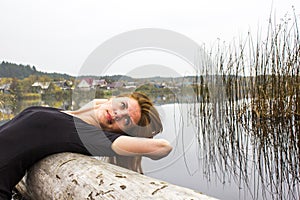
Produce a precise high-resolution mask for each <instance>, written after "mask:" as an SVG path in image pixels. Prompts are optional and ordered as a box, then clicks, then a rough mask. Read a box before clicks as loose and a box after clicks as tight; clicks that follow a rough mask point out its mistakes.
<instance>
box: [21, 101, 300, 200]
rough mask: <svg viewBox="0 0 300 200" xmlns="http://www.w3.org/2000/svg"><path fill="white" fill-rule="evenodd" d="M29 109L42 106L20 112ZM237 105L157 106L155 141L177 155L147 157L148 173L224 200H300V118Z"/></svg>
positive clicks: (145, 161) (145, 159) (146, 172)
mask: <svg viewBox="0 0 300 200" xmlns="http://www.w3.org/2000/svg"><path fill="white" fill-rule="evenodd" d="M60 104H61V105H60V106H56V107H62V108H64V106H65V103H60ZM30 105H44V102H36V103H33V104H28V103H25V102H24V103H22V104H21V105H20V108H21V109H24V108H25V107H27V106H30ZM49 105H50V106H55V103H54V104H53V105H52V104H49ZM234 107H236V105H232V102H219V103H214V104H209V103H205V104H191V103H190V104H165V105H160V106H158V109H159V111H160V113H161V116H162V120H163V123H164V131H163V133H162V134H160V135H158V136H157V138H165V139H167V140H168V141H170V142H171V144H172V146H173V151H172V152H171V153H170V155H169V156H168V157H166V158H164V159H161V160H159V161H153V160H150V159H147V158H144V159H143V169H144V173H145V174H146V175H148V176H151V177H154V178H157V179H160V180H164V181H167V182H169V183H172V184H176V185H180V186H183V187H187V188H191V189H194V190H197V191H200V192H202V193H204V194H206V195H209V196H213V197H216V198H219V199H223V200H235V199H247V200H248V199H249V200H251V199H289V200H294V199H295V200H296V199H297V200H298V199H300V198H299V194H300V186H299V182H300V181H299V177H300V173H299V166H300V163H299V160H300V157H299V154H300V149H299V147H300V141H299V120H296V119H291V120H287V121H286V120H280V121H270V120H265V121H257V120H254V119H252V118H251V117H250V118H249V117H248V115H245V116H238V113H237V112H236V109H233V108H234ZM237 116H238V117H237ZM249 116H251V115H249Z"/></svg>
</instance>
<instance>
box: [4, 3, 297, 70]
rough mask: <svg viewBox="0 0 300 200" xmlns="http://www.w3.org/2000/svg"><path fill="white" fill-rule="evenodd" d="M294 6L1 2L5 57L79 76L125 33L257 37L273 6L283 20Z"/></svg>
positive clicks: (208, 40)
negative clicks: (151, 30) (91, 57)
mask: <svg viewBox="0 0 300 200" xmlns="http://www.w3.org/2000/svg"><path fill="white" fill-rule="evenodd" d="M293 5H294V6H295V9H296V14H297V15H298V17H299V13H300V1H299V0H273V1H272V0H209V1H208V0H194V1H191V0H181V1H176V0H151V1H144V0H119V1H116V0H110V1H100V0H21V1H17V0H0V25H1V29H0V61H2V60H5V61H9V62H13V63H21V64H29V65H34V66H36V68H37V69H38V70H41V71H47V72H60V73H68V74H72V75H77V74H78V72H79V70H80V68H81V67H82V65H83V63H84V62H85V60H86V59H87V57H88V56H89V55H90V54H91V52H93V51H94V50H95V49H96V48H97V47H98V46H99V45H101V44H102V43H103V42H105V41H107V40H108V39H110V38H112V37H113V36H116V35H118V34H121V33H123V32H126V31H131V30H135V29H140V28H161V29H168V30H172V31H175V32H178V33H180V34H183V35H185V36H186V37H188V38H190V39H192V40H194V41H196V42H197V43H198V44H203V43H205V44H206V45H207V46H209V45H212V44H213V43H214V42H215V41H216V40H217V38H220V39H221V40H222V41H227V42H230V41H231V40H233V39H234V38H239V37H241V36H245V35H247V32H248V31H249V30H250V31H251V32H252V33H254V35H256V33H257V31H258V28H259V29H261V28H262V27H265V26H266V24H267V20H268V17H269V15H270V12H271V10H272V12H273V15H274V14H276V16H277V17H278V18H280V17H283V16H284V14H286V13H292V6H293ZM147 62H149V61H147ZM153 63H155V64H161V63H157V62H153ZM153 63H151V62H150V63H145V62H143V63H140V65H143V66H144V65H148V64H153ZM116 73H117V72H116Z"/></svg>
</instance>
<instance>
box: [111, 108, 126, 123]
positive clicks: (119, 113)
mask: <svg viewBox="0 0 300 200" xmlns="http://www.w3.org/2000/svg"><path fill="white" fill-rule="evenodd" d="M114 114H115V120H116V121H118V120H120V119H122V118H123V117H124V116H127V115H128V112H127V110H116V111H115V112H114Z"/></svg>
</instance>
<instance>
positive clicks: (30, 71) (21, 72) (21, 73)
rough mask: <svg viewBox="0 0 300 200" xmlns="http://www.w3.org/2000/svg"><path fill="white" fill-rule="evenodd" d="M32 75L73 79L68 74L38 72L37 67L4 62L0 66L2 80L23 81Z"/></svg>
mask: <svg viewBox="0 0 300 200" xmlns="http://www.w3.org/2000/svg"><path fill="white" fill-rule="evenodd" d="M30 75H38V76H49V77H51V78H53V79H59V78H63V79H69V78H71V76H70V75H68V74H59V73H46V72H41V71H37V69H36V67H35V66H29V65H22V64H20V65H17V64H15V63H9V62H5V61H3V62H2V63H1V64H0V78H4V77H6V78H13V77H14V78H18V79H23V78H26V77H28V76H30Z"/></svg>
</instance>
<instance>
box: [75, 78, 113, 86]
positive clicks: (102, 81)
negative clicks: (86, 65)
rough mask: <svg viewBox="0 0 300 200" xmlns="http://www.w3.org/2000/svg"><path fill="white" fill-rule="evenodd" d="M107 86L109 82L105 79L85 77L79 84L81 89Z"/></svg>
mask: <svg viewBox="0 0 300 200" xmlns="http://www.w3.org/2000/svg"><path fill="white" fill-rule="evenodd" d="M106 86H107V82H106V80H105V79H100V80H97V79H92V78H85V79H82V80H81V81H80V82H79V84H78V85H77V87H78V88H80V89H90V88H99V87H100V88H105V87H106Z"/></svg>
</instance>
